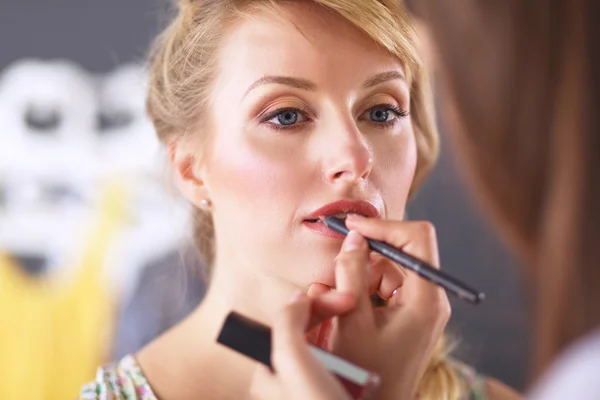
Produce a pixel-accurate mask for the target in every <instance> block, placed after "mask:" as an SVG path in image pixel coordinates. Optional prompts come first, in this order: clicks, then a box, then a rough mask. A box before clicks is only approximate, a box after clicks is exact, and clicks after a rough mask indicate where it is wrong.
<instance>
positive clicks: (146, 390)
mask: <svg viewBox="0 0 600 400" xmlns="http://www.w3.org/2000/svg"><path fill="white" fill-rule="evenodd" d="M100 399H115V400H157V399H156V396H155V395H154V393H152V389H151V388H150V385H149V384H148V381H147V380H146V378H145V376H144V374H143V372H142V370H141V369H140V367H139V365H138V364H137V362H136V360H135V358H134V357H133V356H132V355H127V356H125V357H123V359H121V361H119V362H117V363H113V364H108V365H106V366H104V367H100V368H98V372H97V374H96V379H95V380H94V381H93V382H90V383H88V384H86V385H84V386H83V387H82V388H81V391H80V393H79V400H100Z"/></svg>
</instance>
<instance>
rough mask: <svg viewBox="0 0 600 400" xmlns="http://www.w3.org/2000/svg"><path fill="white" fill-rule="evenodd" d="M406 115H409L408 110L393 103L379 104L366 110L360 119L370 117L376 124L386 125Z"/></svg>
mask: <svg viewBox="0 0 600 400" xmlns="http://www.w3.org/2000/svg"><path fill="white" fill-rule="evenodd" d="M367 113H368V116H367ZM406 116H408V112H407V111H405V110H403V109H401V108H399V107H397V106H395V105H393V104H379V105H376V106H374V107H371V108H370V109H368V110H367V111H365V112H364V113H363V115H362V116H361V118H360V119H368V120H369V121H371V122H375V123H376V124H381V125H384V124H392V123H394V122H395V120H396V119H397V118H398V117H406Z"/></svg>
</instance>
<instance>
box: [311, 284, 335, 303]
mask: <svg viewBox="0 0 600 400" xmlns="http://www.w3.org/2000/svg"><path fill="white" fill-rule="evenodd" d="M330 291H331V287H329V286H327V285H325V284H323V283H319V282H314V283H311V284H310V286H309V287H308V291H307V292H306V295H307V296H308V297H309V298H311V299H312V298H315V297H318V296H320V295H322V294H325V293H327V292H330Z"/></svg>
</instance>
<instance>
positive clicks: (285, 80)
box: [244, 75, 317, 96]
mask: <svg viewBox="0 0 600 400" xmlns="http://www.w3.org/2000/svg"><path fill="white" fill-rule="evenodd" d="M272 83H277V84H280V85H286V86H291V87H294V88H296V89H302V90H308V91H309V92H314V91H315V90H317V85H315V84H314V83H312V82H311V81H309V80H306V79H301V78H293V77H291V76H277V75H267V76H263V77H262V78H260V79H259V80H257V81H256V82H254V83H253V84H252V85H250V87H249V88H248V89H247V90H246V94H248V93H249V92H250V91H251V90H253V89H255V88H256V87H258V86H262V85H268V84H272ZM246 94H244V96H245V95H246Z"/></svg>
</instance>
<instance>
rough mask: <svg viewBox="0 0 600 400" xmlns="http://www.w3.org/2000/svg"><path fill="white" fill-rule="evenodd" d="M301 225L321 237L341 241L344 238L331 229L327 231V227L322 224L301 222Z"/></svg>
mask: <svg viewBox="0 0 600 400" xmlns="http://www.w3.org/2000/svg"><path fill="white" fill-rule="evenodd" d="M302 224H303V225H304V226H306V227H307V228H308V229H310V230H311V231H313V232H315V233H318V234H320V235H323V236H327V237H330V238H332V239H340V240H343V239H344V238H345V236H344V235H342V234H341V233H338V232H336V231H334V230H333V229H329V228H328V227H327V225H325V224H324V223H322V222H309V221H304V222H302Z"/></svg>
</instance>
